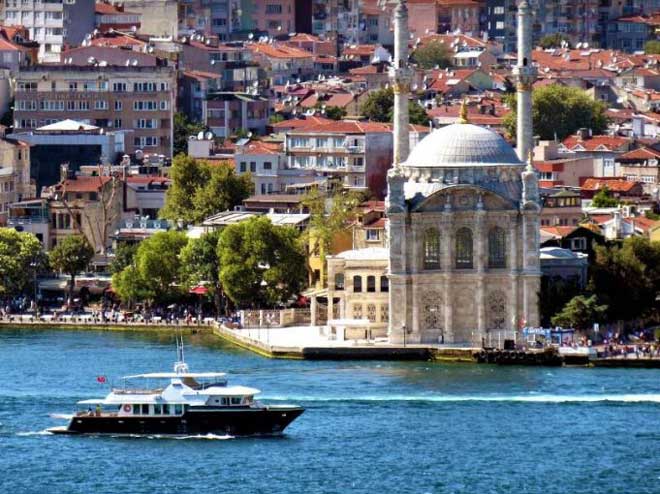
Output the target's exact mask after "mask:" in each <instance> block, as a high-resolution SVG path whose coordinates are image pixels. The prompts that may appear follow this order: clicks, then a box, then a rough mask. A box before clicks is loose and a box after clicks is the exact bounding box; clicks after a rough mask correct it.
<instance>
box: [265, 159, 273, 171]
mask: <svg viewBox="0 0 660 494" xmlns="http://www.w3.org/2000/svg"><path fill="white" fill-rule="evenodd" d="M272 169H273V164H272V163H271V162H270V161H264V170H272Z"/></svg>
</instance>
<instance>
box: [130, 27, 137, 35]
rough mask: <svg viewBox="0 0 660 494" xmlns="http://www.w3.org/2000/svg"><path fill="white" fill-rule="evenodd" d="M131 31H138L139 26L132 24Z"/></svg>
mask: <svg viewBox="0 0 660 494" xmlns="http://www.w3.org/2000/svg"><path fill="white" fill-rule="evenodd" d="M131 32H132V33H134V34H135V33H137V26H131Z"/></svg>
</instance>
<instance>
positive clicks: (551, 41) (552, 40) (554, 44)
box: [539, 33, 571, 49]
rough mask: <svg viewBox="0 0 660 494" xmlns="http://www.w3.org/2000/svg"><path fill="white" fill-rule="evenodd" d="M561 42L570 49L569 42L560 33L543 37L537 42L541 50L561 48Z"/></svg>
mask: <svg viewBox="0 0 660 494" xmlns="http://www.w3.org/2000/svg"><path fill="white" fill-rule="evenodd" d="M562 42H564V43H567V45H566V46H567V47H568V48H570V46H571V45H570V40H569V39H568V38H567V37H566V36H564V35H563V34H561V33H555V34H548V35H546V36H543V37H542V38H541V39H540V41H539V46H540V47H541V48H543V49H548V48H561V46H562Z"/></svg>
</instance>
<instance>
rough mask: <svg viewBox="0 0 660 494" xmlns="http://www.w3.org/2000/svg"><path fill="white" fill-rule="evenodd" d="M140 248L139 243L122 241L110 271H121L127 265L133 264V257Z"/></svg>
mask: <svg viewBox="0 0 660 494" xmlns="http://www.w3.org/2000/svg"><path fill="white" fill-rule="evenodd" d="M137 250H138V244H129V243H126V242H121V243H120V244H119V245H118V246H117V249H116V250H115V258H114V259H113V260H112V263H111V264H110V272H111V273H112V274H114V273H119V272H120V271H122V270H123V269H124V268H125V267H126V266H130V265H131V264H133V258H134V257H135V253H136V252H137Z"/></svg>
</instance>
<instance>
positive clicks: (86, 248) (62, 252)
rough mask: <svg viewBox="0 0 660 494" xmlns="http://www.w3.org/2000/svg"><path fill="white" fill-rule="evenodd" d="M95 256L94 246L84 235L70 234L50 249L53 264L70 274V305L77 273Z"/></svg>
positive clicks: (54, 266) (57, 268)
mask: <svg viewBox="0 0 660 494" xmlns="http://www.w3.org/2000/svg"><path fill="white" fill-rule="evenodd" d="M93 257H94V248H93V247H92V246H91V245H90V243H89V241H88V240H87V238H85V236H84V235H69V236H68V237H65V238H64V239H62V241H61V242H58V244H57V245H56V246H55V248H54V249H53V250H51V251H50V254H49V258H50V264H51V266H52V267H53V268H54V269H56V270H58V271H61V272H63V273H65V274H68V275H69V276H70V279H69V302H68V303H69V305H71V304H72V303H73V289H74V287H75V285H76V275H77V274H78V273H80V272H81V271H83V270H85V269H86V268H87V265H88V264H89V263H90V261H91V260H92V258H93Z"/></svg>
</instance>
